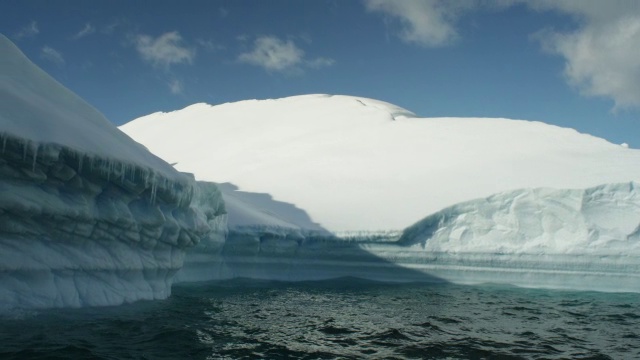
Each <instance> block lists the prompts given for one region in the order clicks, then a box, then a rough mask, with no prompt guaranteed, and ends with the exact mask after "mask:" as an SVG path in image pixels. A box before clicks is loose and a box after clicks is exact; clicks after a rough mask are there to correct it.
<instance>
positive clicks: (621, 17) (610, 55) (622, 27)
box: [531, 1, 640, 109]
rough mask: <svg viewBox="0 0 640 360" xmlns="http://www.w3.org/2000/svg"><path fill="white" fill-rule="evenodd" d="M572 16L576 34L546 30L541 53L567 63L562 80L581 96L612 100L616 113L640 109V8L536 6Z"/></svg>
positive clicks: (626, 4) (597, 3) (623, 4)
mask: <svg viewBox="0 0 640 360" xmlns="http://www.w3.org/2000/svg"><path fill="white" fill-rule="evenodd" d="M531 6H532V7H534V8H537V9H540V10H554V11H560V12H563V13H567V14H570V15H572V16H574V17H576V19H577V20H578V21H579V23H580V25H579V26H578V28H577V29H575V30H573V31H570V32H559V31H555V30H553V29H546V30H544V31H541V32H540V33H538V34H537V35H536V38H537V39H538V40H539V41H540V42H541V44H542V46H543V48H544V49H545V50H547V51H549V52H551V53H553V54H557V55H560V56H562V57H563V58H564V60H565V66H564V75H565V77H566V79H567V81H568V83H569V84H571V85H572V86H574V87H575V88H576V89H577V90H578V91H580V93H581V94H583V95H586V96H598V97H606V98H610V99H612V100H613V101H614V103H615V106H614V109H620V108H628V107H640V61H638V59H639V58H640V56H639V54H640V3H638V2H634V3H632V2H621V1H619V2H612V1H607V2H601V1H584V2H571V1H558V2H550V1H549V2H548V1H545V2H542V3H538V4H536V3H532V5H531Z"/></svg>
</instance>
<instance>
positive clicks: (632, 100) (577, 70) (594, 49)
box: [364, 0, 640, 109]
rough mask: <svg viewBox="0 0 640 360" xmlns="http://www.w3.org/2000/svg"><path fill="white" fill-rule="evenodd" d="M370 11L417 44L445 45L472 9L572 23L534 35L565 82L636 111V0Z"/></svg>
mask: <svg viewBox="0 0 640 360" xmlns="http://www.w3.org/2000/svg"><path fill="white" fill-rule="evenodd" d="M364 4H365V7H366V9H367V10H368V11H372V12H379V13H383V14H385V15H387V16H390V17H391V18H393V19H397V20H399V21H400V23H401V25H402V30H401V32H400V34H399V36H400V38H401V39H402V40H403V41H405V42H407V43H413V44H417V45H421V46H427V47H436V46H444V45H449V44H451V43H452V42H453V41H455V40H456V38H458V37H459V34H458V31H457V30H456V22H457V20H458V19H459V18H460V16H461V15H462V14H464V13H465V12H466V11H470V10H473V9H484V10H487V9H490V10H496V9H498V10H499V9H506V8H508V7H510V6H513V5H516V4H519V5H525V6H527V7H528V8H529V9H532V10H534V11H555V12H558V13H561V14H565V15H568V16H569V17H571V18H572V19H573V20H575V22H574V24H575V26H576V27H575V28H574V30H572V31H557V30H553V29H546V30H544V31H541V32H539V33H538V34H536V35H535V36H534V37H535V38H536V39H538V40H539V41H540V42H541V44H542V45H543V48H544V49H545V50H547V51H548V52H550V53H553V54H556V55H559V56H562V57H563V58H564V60H565V68H564V74H565V77H566V79H567V82H568V83H569V84H571V85H572V86H574V87H575V88H576V89H577V90H578V91H580V93H581V94H583V95H585V96H599V97H606V98H610V99H612V100H613V101H614V103H615V109H618V108H625V107H632V106H636V107H640V61H638V59H639V58H640V55H639V54H640V1H631V0H629V1H625V0H608V1H603V0H580V1H578V0H475V1H474V0H469V1H444V0H402V1H396V0H364Z"/></svg>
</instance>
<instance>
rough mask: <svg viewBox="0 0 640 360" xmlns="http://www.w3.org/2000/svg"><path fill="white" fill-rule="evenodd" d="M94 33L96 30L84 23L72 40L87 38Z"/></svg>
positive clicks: (89, 24)
mask: <svg viewBox="0 0 640 360" xmlns="http://www.w3.org/2000/svg"><path fill="white" fill-rule="evenodd" d="M94 32H96V28H95V27H94V26H93V25H91V23H86V24H85V25H84V27H83V28H82V29H81V30H80V31H78V32H77V33H76V34H75V35H73V38H74V39H80V38H83V37H85V36H89V35H91V34H93V33H94Z"/></svg>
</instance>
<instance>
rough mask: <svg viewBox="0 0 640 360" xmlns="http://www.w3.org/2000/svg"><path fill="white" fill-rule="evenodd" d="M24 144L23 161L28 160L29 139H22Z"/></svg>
mask: <svg viewBox="0 0 640 360" xmlns="http://www.w3.org/2000/svg"><path fill="white" fill-rule="evenodd" d="M22 144H23V145H24V147H23V148H22V161H25V162H26V161H27V146H28V145H29V141H28V140H22Z"/></svg>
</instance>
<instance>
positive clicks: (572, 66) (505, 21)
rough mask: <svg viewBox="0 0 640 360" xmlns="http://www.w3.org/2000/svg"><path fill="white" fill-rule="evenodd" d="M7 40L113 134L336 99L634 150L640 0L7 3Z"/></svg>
mask: <svg viewBox="0 0 640 360" xmlns="http://www.w3.org/2000/svg"><path fill="white" fill-rule="evenodd" d="M0 32H1V33H3V34H5V35H6V36H8V37H9V38H10V39H11V40H12V41H14V42H15V43H16V44H17V45H18V47H20V48H21V49H22V51H23V52H25V54H26V55H27V56H28V57H29V58H31V59H32V60H33V61H34V62H35V63H36V64H37V65H39V66H40V67H42V68H43V69H44V70H45V71H47V72H48V73H49V74H51V75H52V76H53V77H54V78H56V79H57V80H58V81H60V82H61V83H62V84H64V85H65V86H67V87H68V88H70V89H71V90H73V91H74V92H76V93H78V94H79V95H80V96H82V97H83V98H84V99H86V100H87V101H88V102H90V103H91V104H93V105H94V106H95V107H96V108H98V109H99V110H100V111H102V112H103V113H104V114H105V115H106V116H107V118H109V119H110V120H111V121H112V122H114V123H115V124H116V125H120V124H123V123H125V122H127V121H129V120H132V119H134V118H136V117H139V116H142V115H146V114H148V113H152V112H156V111H171V110H177V109H180V108H183V107H185V106H188V105H190V104H193V103H197V102H207V103H210V104H219V103H224V102H230V101H238V100H245V99H255V98H257V99H264V98H278V97H284V96H291V95H298V94H309V93H329V94H345V95H357V96H364V97H370V98H375V99H380V100H384V101H388V102H391V103H394V104H397V105H399V106H402V107H405V108H407V109H409V110H411V111H413V112H415V113H417V114H418V115H420V116H424V117H431V116H477V117H507V118H517V119H527V120H539V121H544V122H547V123H552V124H557V125H560V126H568V127H572V128H575V129H577V130H579V131H581V132H585V133H590V134H593V135H596V136H600V137H604V138H606V139H607V140H609V141H612V142H615V143H623V142H626V143H628V144H629V145H631V146H632V147H634V148H640V135H639V134H640V61H638V59H639V58H640V2H639V1H633V0H631V1H590V0H582V1H565V0H558V1H551V0H536V1H533V0H531V1H528V0H467V1H438V0H402V1H397V0H333V1H329V0H304V1H303V0H274V1H265V0H251V1H250V0H233V1H230V0H227V1H195V0H190V1H180V2H179V1H159V0H154V1H131V0H127V1H124V0H108V1H107V0H92V1H82V0H60V1H46V0H39V1H36V0H3V1H1V2H0ZM0 56H1V54H0Z"/></svg>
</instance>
